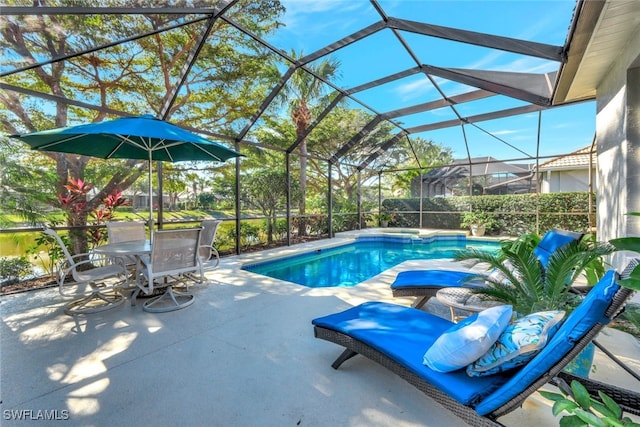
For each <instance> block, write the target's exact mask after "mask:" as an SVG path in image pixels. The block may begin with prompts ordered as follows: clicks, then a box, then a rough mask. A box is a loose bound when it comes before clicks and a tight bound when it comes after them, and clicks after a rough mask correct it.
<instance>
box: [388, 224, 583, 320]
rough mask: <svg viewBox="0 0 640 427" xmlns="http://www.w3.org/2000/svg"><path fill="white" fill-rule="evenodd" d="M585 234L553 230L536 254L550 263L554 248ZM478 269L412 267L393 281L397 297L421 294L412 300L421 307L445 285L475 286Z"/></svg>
mask: <svg viewBox="0 0 640 427" xmlns="http://www.w3.org/2000/svg"><path fill="white" fill-rule="evenodd" d="M583 235H584V234H582V233H576V232H573V231H567V230H559V229H556V230H550V231H548V232H547V233H545V235H544V236H543V237H542V239H541V240H540V243H538V245H537V246H536V248H535V249H534V254H535V255H536V257H538V259H539V260H540V262H541V263H542V265H543V266H544V267H546V265H547V264H548V262H549V258H550V257H551V255H552V254H553V252H554V251H555V250H556V249H558V248H560V247H562V246H564V245H566V244H568V243H569V242H572V241H574V240H580V239H581V238H582V236H583ZM477 276H478V273H477V272H470V271H457V270H438V269H433V270H409V271H403V272H400V273H398V275H397V276H396V279H395V281H394V282H393V283H392V284H391V292H392V293H393V296H394V297H417V298H416V300H415V301H414V303H413V304H412V306H413V307H415V308H420V307H422V306H423V305H424V304H426V303H427V301H429V299H430V298H431V297H434V296H436V293H437V292H438V291H439V290H440V289H442V288H448V287H454V286H473V285H474V283H475V281H474V282H468V279H470V278H472V277H477Z"/></svg>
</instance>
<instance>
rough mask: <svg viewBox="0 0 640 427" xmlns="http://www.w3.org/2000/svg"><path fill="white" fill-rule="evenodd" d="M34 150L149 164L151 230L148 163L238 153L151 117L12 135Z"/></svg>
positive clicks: (209, 158)
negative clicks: (131, 160) (139, 161)
mask: <svg viewBox="0 0 640 427" xmlns="http://www.w3.org/2000/svg"><path fill="white" fill-rule="evenodd" d="M11 137H12V138H17V139H20V140H22V141H24V142H26V143H27V144H29V145H30V146H31V148H32V149H34V150H40V151H55V152H61V153H71V154H81V155H85V156H92V157H100V158H102V159H113V158H116V159H141V160H148V161H149V227H150V229H152V228H153V203H152V185H151V162H152V161H153V160H162V161H169V162H179V161H187V160H207V161H218V162H223V161H225V160H228V159H230V158H232V157H238V156H241V154H240V153H238V152H236V151H234V150H231V149H229V148H226V147H224V146H223V145H221V144H218V143H216V142H213V141H209V140H208V139H205V138H203V137H201V136H199V135H196V134H194V133H192V132H189V131H187V130H186V129H183V128H181V127H179V126H176V125H173V124H171V123H169V122H166V121H164V120H160V119H157V118H155V117H153V116H151V115H144V116H138V117H123V118H120V119H115V120H109V121H104V122H100V123H89V124H84V125H78V126H71V127H64V128H57V129H50V130H44V131H39V132H32V133H27V134H22V135H11Z"/></svg>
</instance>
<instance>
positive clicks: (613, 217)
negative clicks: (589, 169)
mask: <svg viewBox="0 0 640 427" xmlns="http://www.w3.org/2000/svg"><path fill="white" fill-rule="evenodd" d="M596 134H597V145H598V149H597V152H598V176H597V186H598V200H597V204H598V218H597V231H598V240H601V241H607V240H610V239H612V238H615V237H623V236H640V219H639V218H638V217H632V216H628V215H625V214H626V213H628V212H640V197H639V195H640V34H638V33H636V34H635V35H634V37H631V38H630V39H629V44H628V46H627V49H626V50H624V51H623V52H620V55H619V56H618V61H617V62H616V63H614V64H612V68H611V70H610V72H608V73H607V74H606V77H605V79H604V80H603V81H602V82H601V83H600V84H599V85H598V87H597V96H596ZM625 258H626V257H625V255H624V254H616V255H615V256H614V257H613V260H612V261H613V263H614V265H615V266H617V267H621V266H623V265H624V263H625Z"/></svg>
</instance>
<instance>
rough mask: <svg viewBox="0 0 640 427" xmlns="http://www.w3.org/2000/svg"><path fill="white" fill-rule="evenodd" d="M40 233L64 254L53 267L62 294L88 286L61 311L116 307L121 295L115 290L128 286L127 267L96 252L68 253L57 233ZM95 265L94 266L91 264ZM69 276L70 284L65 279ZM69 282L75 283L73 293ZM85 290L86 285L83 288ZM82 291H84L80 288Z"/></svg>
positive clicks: (79, 290)
mask: <svg viewBox="0 0 640 427" xmlns="http://www.w3.org/2000/svg"><path fill="white" fill-rule="evenodd" d="M44 233H45V234H48V235H49V236H52V237H53V238H54V239H55V240H56V241H57V243H58V245H59V246H60V249H61V250H62V253H63V254H64V260H63V261H62V262H61V263H60V264H59V265H58V268H57V269H56V282H57V283H58V287H59V291H60V294H61V295H62V296H65V297H66V296H77V294H78V293H80V292H83V291H82V286H83V285H85V286H86V285H88V286H89V293H88V294H87V295H84V296H81V297H80V298H77V299H74V300H73V301H71V302H70V303H68V304H66V305H65V308H64V312H65V313H66V314H68V315H71V316H73V315H77V314H89V313H97V312H100V311H104V310H108V309H110V308H113V307H116V306H118V305H120V304H122V303H123V302H124V296H123V295H121V294H120V292H119V290H120V289H123V288H126V287H128V285H129V280H128V276H127V270H126V269H125V267H124V266H123V265H121V264H118V263H113V262H112V260H111V259H110V258H109V257H105V256H100V255H96V254H89V253H84V254H76V255H71V253H70V252H69V250H68V249H67V246H66V245H65V244H64V242H63V241H62V239H61V238H60V236H59V235H58V233H56V232H55V231H54V230H52V229H50V228H45V229H44ZM96 265H97V267H95V266H96ZM69 275H71V277H72V278H73V282H74V283H70V282H69V281H67V277H68V276H69ZM71 284H76V285H77V286H74V289H76V291H75V293H71V292H70V291H69V288H71ZM85 289H86V288H85ZM84 292H85V293H86V291H84Z"/></svg>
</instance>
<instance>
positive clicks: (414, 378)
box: [314, 268, 640, 426]
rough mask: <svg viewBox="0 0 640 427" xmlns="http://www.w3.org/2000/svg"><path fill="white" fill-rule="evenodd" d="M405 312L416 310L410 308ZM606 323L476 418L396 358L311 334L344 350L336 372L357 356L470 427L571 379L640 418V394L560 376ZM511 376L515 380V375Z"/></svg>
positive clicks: (611, 313) (619, 302) (331, 335)
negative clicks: (405, 384) (419, 392)
mask: <svg viewBox="0 0 640 427" xmlns="http://www.w3.org/2000/svg"><path fill="white" fill-rule="evenodd" d="M631 270H632V268H627V269H626V270H625V273H626V272H627V271H628V272H630V271H631ZM632 294H633V292H632V291H631V290H629V289H627V288H622V287H621V288H619V289H618V290H617V291H616V293H615V295H614V296H613V298H612V302H611V303H610V305H609V307H608V308H607V309H606V311H605V314H604V315H605V317H606V318H607V319H613V318H615V317H616V316H617V315H618V314H619V313H620V312H621V311H622V309H623V308H624V305H625V303H626V301H627V299H628V298H629V297H630V296H631V295H632ZM406 309H408V310H415V309H413V308H406ZM314 322H315V321H314ZM606 323H608V322H606V321H604V322H598V323H595V324H594V325H593V326H592V327H591V328H590V329H589V330H588V331H587V332H586V333H585V334H584V335H583V336H582V337H581V338H580V339H579V340H577V341H576V343H575V345H574V346H573V348H572V349H571V350H570V351H568V352H567V353H566V354H564V355H563V356H561V359H560V360H559V361H558V362H557V363H555V364H553V366H551V368H550V369H548V370H547V371H546V372H544V373H543V374H542V375H540V376H538V377H537V378H534V379H533V380H532V381H530V382H529V383H527V384H520V383H519V384H518V386H521V387H522V389H521V390H520V389H519V388H518V389H516V391H517V394H515V395H514V396H513V397H512V398H510V400H508V401H507V402H505V403H504V404H502V405H500V406H499V407H497V408H495V409H493V410H492V411H491V412H490V413H488V414H483V415H481V414H479V413H478V412H477V411H476V410H475V409H474V407H471V406H467V405H465V404H462V403H460V402H459V401H458V400H456V399H454V398H453V397H451V396H450V395H449V394H447V393H446V392H444V391H443V390H441V389H440V388H438V387H436V386H435V385H433V384H432V383H431V382H429V381H428V379H426V378H425V376H422V375H419V374H418V373H416V372H414V371H412V370H411V369H409V368H408V366H407V365H406V364H405V363H403V361H401V360H396V359H395V358H393V357H390V356H388V355H387V354H385V353H384V352H383V351H381V350H379V349H376V348H374V347H372V346H371V345H369V344H367V343H365V342H363V341H361V340H359V339H357V338H354V337H353V336H351V335H349V334H348V333H343V332H340V331H338V330H336V329H332V328H330V327H324V326H319V325H317V324H315V326H314V334H315V337H316V338H320V339H324V340H326V341H330V342H333V343H335V344H338V345H340V346H343V347H345V350H344V351H343V353H342V354H341V355H340V356H339V357H338V358H337V359H336V360H335V361H334V362H333V364H332V365H331V366H332V367H333V368H334V369H338V368H339V367H340V366H341V365H342V364H343V363H344V362H345V361H347V360H349V359H351V358H352V357H354V356H356V355H358V354H360V355H363V356H365V357H367V358H368V359H371V360H372V361H374V362H376V363H378V364H380V365H381V366H383V367H385V368H387V369H389V370H390V371H391V372H393V373H395V374H396V375H398V376H400V377H401V378H403V379H404V380H405V381H407V382H408V383H410V384H412V385H413V386H415V387H416V388H417V389H419V390H420V391H422V392H423V393H425V394H426V395H427V396H429V397H430V398H432V399H433V400H435V401H436V402H438V403H439V404H441V405H442V406H443V407H445V408H446V409H447V410H449V411H451V412H452V413H454V414H455V415H456V416H458V417H460V418H461V419H462V420H464V421H465V422H467V423H469V424H470V425H473V426H501V425H502V424H501V423H500V422H499V421H498V418H500V417H501V416H503V415H505V414H508V413H509V412H511V411H513V410H514V409H516V408H518V407H519V406H520V405H521V404H522V403H523V402H524V400H525V399H526V398H527V397H528V396H530V395H531V394H532V393H534V392H535V391H537V390H538V389H539V388H540V387H541V386H543V385H544V384H547V383H552V384H557V382H558V381H570V380H572V379H578V380H579V381H580V382H581V383H582V384H583V385H585V387H586V388H587V390H589V392H590V393H591V394H592V395H593V396H595V397H597V390H601V391H603V392H605V393H607V394H608V395H609V396H610V397H612V398H613V399H614V400H616V401H617V402H618V404H620V406H621V407H622V409H623V410H624V411H626V412H628V413H632V414H636V415H640V394H639V393H637V392H634V391H630V390H625V389H622V388H619V387H615V386H612V385H608V384H603V383H600V382H597V381H593V380H588V379H585V378H582V377H574V376H572V375H570V374H567V373H563V372H562V370H563V368H564V367H565V366H566V365H567V364H568V363H569V362H571V361H572V360H573V359H574V358H575V357H576V356H577V355H578V353H580V351H582V349H584V348H585V347H586V345H587V344H589V343H590V342H591V341H592V340H593V339H594V338H595V337H596V335H597V334H598V333H599V332H600V331H601V330H602V328H603V327H604V326H605V324H606ZM406 327H407V328H411V325H409V324H407V325H406ZM534 360H535V358H534ZM530 363H531V362H530ZM526 368H527V365H525V367H523V368H522V369H521V370H523V371H524V370H525V369H526ZM516 372H517V371H516ZM513 375H514V376H515V375H516V373H514V374H513ZM485 397H489V396H485Z"/></svg>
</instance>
